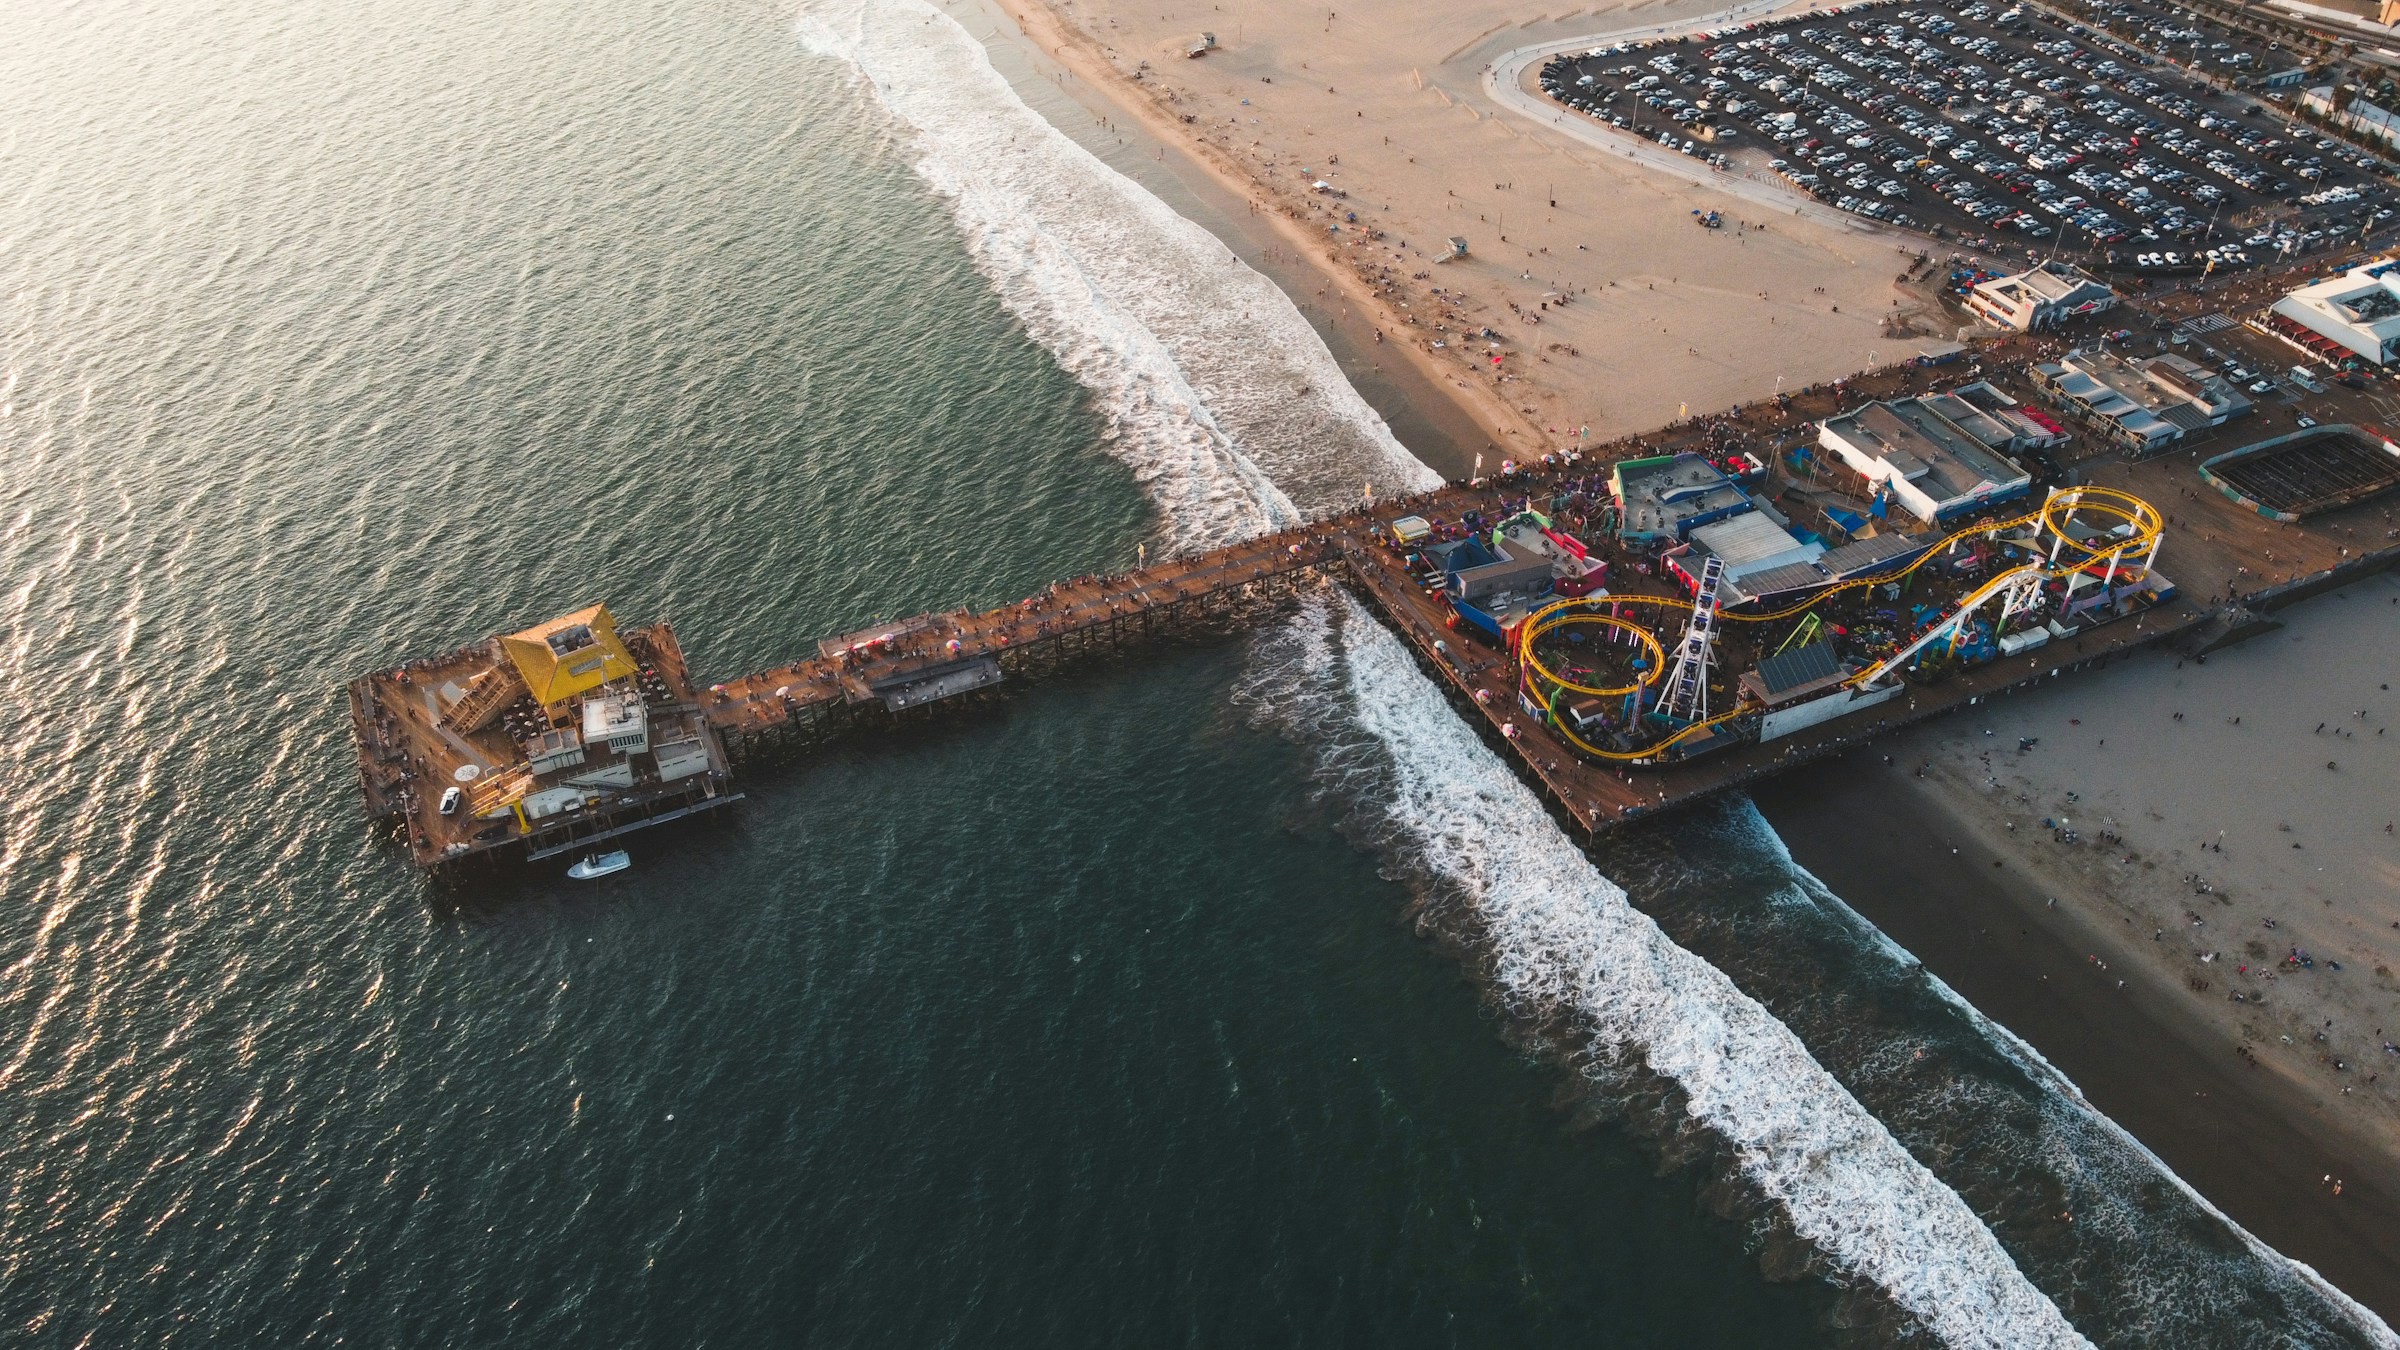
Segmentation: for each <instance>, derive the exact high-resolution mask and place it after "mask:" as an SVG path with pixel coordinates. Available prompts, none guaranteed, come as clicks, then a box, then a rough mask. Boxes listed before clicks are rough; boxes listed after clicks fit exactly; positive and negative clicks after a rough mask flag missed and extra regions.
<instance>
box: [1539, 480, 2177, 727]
mask: <svg viewBox="0 0 2400 1350" xmlns="http://www.w3.org/2000/svg"><path fill="white" fill-rule="evenodd" d="M2085 511H2089V512H2093V513H2095V514H2098V515H2100V516H2102V517H2105V518H2109V519H2114V520H2116V521H2119V522H2121V523H2122V525H2125V526H2131V527H2132V528H2131V530H2130V531H2129V532H2128V533H2127V534H2126V536H2125V537H2124V538H2121V539H2116V540H2114V541H2113V542H2106V543H2103V542H2102V540H2104V539H2107V537H2108V536H2106V535H2103V536H2102V537H2101V539H2095V540H2092V541H2090V542H2083V541H2079V540H2077V539H2076V538H2075V537H2074V535H2072V534H2070V533H2069V532H2068V530H2067V526H2068V525H2069V523H2071V522H2072V521H2073V519H2074V517H2075V516H2076V515H2077V514H2078V513H2080V512H2085ZM2027 525H2030V526H2032V527H2033V528H2034V531H2035V536H2034V537H2035V539H2036V540H2037V541H2038V540H2039V539H2040V538H2041V532H2042V531H2044V530H2047V531H2048V532H2049V533H2050V534H2052V535H2054V536H2055V537H2056V538H2057V540H2058V543H2057V545H2056V551H2057V554H2058V556H2057V557H2055V558H2051V557H2042V558H2039V559H2038V560H2036V561H2033V562H2029V563H2027V564H2025V565H2024V566H2022V567H2014V568H2011V569H2009V570H2008V571H2006V572H2002V573H2000V574H1999V575H1998V576H1995V577H1992V578H1991V579H1989V580H1987V581H1985V582H1984V583H1983V584H1982V585H1981V586H1978V587H1976V588H1975V589H1974V590H1973V591H1972V592H1969V593H1968V595H1967V596H1966V597H1965V598H1964V599H1962V600H1960V601H1959V603H1958V604H1957V605H1955V606H1953V607H1952V608H1951V611H1950V616H1949V617H1947V618H1945V619H1944V620H1943V622H1944V623H1948V622H1951V621H1953V620H1954V619H1955V618H1956V616H1958V615H1960V614H1962V613H1965V612H1967V611H1970V610H1973V609H1975V608H1976V607H1977V606H1979V605H1981V604H1982V603H1983V602H1984V601H1986V600H1988V599H1990V598H1991V597H1992V596H1993V595H1995V594H1998V593H1999V592H2000V591H2002V590H2004V589H2006V588H2007V587H2008V586H2009V585H2010V584H2011V583H2013V582H2015V581H2017V580H2019V579H2020V578H2022V577H2024V576H2025V575H2026V574H2027V573H2035V574H2038V575H2040V576H2041V577H2042V578H2044V579H2045V580H2048V579H2053V578H2057V577H2062V576H2071V575H2073V574H2075V573H2077V572H2080V571H2083V570H2084V569H2086V568H2089V567H2092V566H2094V565H2096V564H2100V563H2119V564H2121V563H2123V562H2124V561H2125V560H2126V559H2127V558H2130V557H2134V556H2136V555H2146V554H2147V553H2148V552H2149V550H2150V549H2151V547H2152V546H2153V545H2154V544H2156V543H2157V542H2158V540H2159V537H2160V535H2161V534H2162V533H2163V532H2164V529H2165V525H2166V521H2165V519H2164V518H2163V517H2161V516H2160V515H2159V513H2158V511H2157V509H2156V508H2155V507H2153V506H2151V505H2150V503H2148V502H2146V501H2143V500H2142V499H2141V498H2139V497H2136V496H2134V495H2133V494H2132V493H2130V492H2119V491H2117V490H2116V489H2115V488H2103V487H2076V488H2059V489H2054V490H2053V491H2052V492H2051V494H2050V496H2049V497H2048V498H2047V499H2045V500H2044V501H2043V503H2042V505H2041V508H2040V509H2039V510H2036V511H2030V512H2027V513H2026V514H2024V515H2021V516H2014V517H2011V518H2010V519H2007V520H1999V521H1991V522H1988V523H1986V524H1982V525H1973V526H1969V527H1968V528H1966V529H1963V530H1957V531H1954V532H1952V533H1950V534H1948V535H1945V536H1943V537H1942V538H1941V539H1939V540H1937V541H1935V543H1934V544H1933V546H1932V547H1930V548H1928V549H1926V550H1925V552H1924V553H1923V554H1921V555H1920V556H1919V557H1918V558H1917V560H1916V561H1915V562H1912V563H1910V564H1909V565H1908V566H1906V567H1903V568H1901V569H1900V570H1898V571H1896V572H1887V573H1883V574H1881V575H1877V576H1872V577H1861V578H1859V579H1858V580H1856V581H1845V582H1842V583H1841V584H1839V585H1836V586H1830V587H1827V588H1826V589H1825V590H1822V591H1819V592H1818V593H1817V594H1815V595H1813V596H1810V597H1809V598H1808V599H1807V600H1805V601H1803V602H1801V603H1800V604H1797V605H1792V606H1790V607H1788V608H1785V609H1779V610H1775V611H1774V612H1772V613H1768V614H1738V613H1732V612H1721V613H1719V615H1718V616H1717V617H1718V618H1720V619H1722V620H1725V621H1727V622H1732V623H1772V622H1774V621H1775V620H1777V619H1788V618H1790V617H1792V616H1793V615H1795V614H1801V613H1805V612H1806V611H1808V610H1811V609H1814V608H1816V607H1817V606H1818V605H1821V604H1823V603H1825V602H1826V601H1827V600H1830V599H1832V598H1833V597H1834V596H1837V595H1840V594H1842V593H1843V592H1845V591H1851V590H1856V589H1858V588H1859V587H1862V586H1880V585H1884V584H1886V583H1889V582H1894V581H1898V580H1900V579H1901V578H1903V577H1905V576H1907V575H1909V574H1910V573H1912V572H1914V571H1916V570H1917V569H1918V568H1920V567H1923V566H1924V565H1925V564H1926V563H1928V562H1931V561H1932V560H1933V559H1934V558H1936V557H1938V556H1940V555H1941V553H1942V551H1943V550H1944V549H1945V548H1947V547H1948V546H1950V545H1952V544H1955V543H1957V542H1958V541H1959V540H1961V539H1966V538H1970V537H1973V536H1976V535H1983V536H1987V537H1988V536H1991V535H1996V534H1999V533H2001V532H2002V531H2005V530H2013V529H2017V528H2020V527H2022V526H2027ZM2115 528H2117V527H2111V533H2113V532H2114V529H2115ZM2070 555H2072V556H2071V557H2070ZM2123 575H2128V576H2134V577H2136V578H2137V579H2138V578H2139V573H2138V572H2128V573H2123ZM1691 603H1692V602H1691V601H1690V600H1688V599H1685V598H1683V597H1681V596H1672V595H1591V596H1583V597H1580V598H1578V599H1573V600H1561V601H1559V602H1558V603H1556V604H1553V605H1547V606H1545V607H1543V608H1541V609H1539V610H1536V611H1534V612H1533V613H1532V614H1531V615H1529V616H1528V617H1527V618H1526V620H1525V623H1524V626H1523V627H1522V628H1520V629H1519V630H1518V633H1517V661H1518V664H1519V665H1520V666H1521V667H1522V668H1523V669H1525V670H1527V671H1529V672H1531V673H1532V674H1533V675H1535V676H1538V677H1539V678H1540V679H1541V680H1542V681H1543V682H1545V683H1547V684H1549V685H1551V686H1553V687H1554V690H1566V691H1571V692H1574V693H1579V694H1588V695H1592V696H1594V697H1599V698H1622V697H1624V696H1625V695H1627V694H1631V693H1633V692H1634V691H1636V690H1638V689H1640V688H1642V687H1644V686H1646V685H1649V684H1652V683H1655V682H1656V681H1657V680H1658V678H1659V676H1660V674H1661V673H1662V667H1663V666H1664V664H1665V661H1664V655H1663V652H1662V649H1661V648H1660V646H1659V642H1658V638H1657V637H1656V635H1654V634H1652V633H1651V632H1649V631H1648V630H1647V629H1644V628H1642V627H1641V626H1640V625H1638V624H1635V623H1632V622H1631V621H1630V620H1627V619H1624V618H1621V617H1619V616H1618V615H1615V614H1612V613H1604V612H1602V611H1601V607H1602V606H1616V605H1629V604H1632V605H1656V606H1660V607H1663V608H1672V609H1689V608H1690V607H1691ZM1592 622H1597V623H1601V624H1603V625H1605V626H1609V627H1614V628H1618V629H1621V630H1624V631H1628V632H1631V633H1634V634H1637V635H1638V636H1639V637H1640V638H1641V639H1642V640H1643V641H1645V642H1647V643H1648V644H1649V648H1650V651H1651V654H1652V660H1651V662H1650V667H1649V669H1648V671H1646V672H1645V673H1644V674H1643V675H1642V676H1641V677H1640V678H1639V679H1636V680H1635V681H1634V682H1633V683H1632V684H1629V685H1623V686H1618V687H1614V688H1602V687H1598V686H1593V685H1586V684H1578V683H1576V682H1574V681H1572V680H1568V679H1565V678H1562V677H1561V676H1559V675H1558V674H1556V673H1555V672H1553V671H1552V670H1551V669H1550V668H1549V667H1548V666H1546V665H1543V664H1542V662H1541V658H1539V657H1538V656H1536V655H1535V654H1534V650H1533V642H1534V639H1535V638H1538V637H1540V636H1542V635H1543V634H1544V633H1547V632H1550V631H1551V630H1553V629H1555V628H1559V627H1561V626H1564V625H1567V624H1572V623H1592ZM1940 626H1941V625H1939V624H1937V625H1935V629H1936V630H1938V629H1939V627H1940ZM1875 669H1876V667H1873V666H1870V667H1868V668H1867V669H1866V670H1864V671H1861V672H1859V674H1857V675H1854V676H1852V677H1851V678H1850V679H1849V680H1846V681H1844V682H1843V683H1844V685H1845V687H1847V686H1849V685H1851V684H1855V683H1858V682H1860V681H1862V680H1863V679H1864V678H1865V677H1866V676H1867V675H1870V674H1872V673H1874V671H1875ZM1553 696H1554V697H1555V694H1554V695H1553ZM1750 711H1752V709H1751V708H1750V707H1749V706H1748V705H1743V706H1739V707H1736V708H1734V709H1733V710H1732V711H1730V712H1725V713H1720V714H1718V715H1717V716H1715V717H1711V718H1707V719H1705V720H1703V721H1698V722H1694V723H1692V724H1690V725H1689V726H1685V727H1681V728H1679V729H1677V730H1676V732H1675V734H1673V735H1671V736H1668V737H1666V738H1665V739H1663V740H1659V741H1655V742H1653V743H1651V744H1650V745H1647V746H1644V747H1643V748H1641V749H1639V750H1603V749H1601V748H1600V747H1599V746H1596V745H1593V744H1592V743H1591V742H1589V741H1587V740H1585V739H1584V738H1583V737H1581V736H1578V735H1576V734H1575V732H1574V730H1573V729H1572V728H1570V727H1569V726H1568V725H1567V724H1566V723H1565V722H1564V721H1563V720H1560V719H1558V718H1555V717H1553V718H1552V719H1551V722H1550V729H1551V730H1552V731H1555V732H1557V733H1558V734H1559V735H1560V736H1561V737H1562V738H1564V739H1565V740H1566V742H1567V743H1568V744H1570V745H1572V746H1574V747H1575V748H1576V749H1578V750H1581V751H1582V752H1583V753H1585V754H1587V755H1590V756H1592V757H1593V758H1595V759H1604V760H1613V761H1617V762H1620V763H1625V762H1639V761H1642V760H1648V759H1653V758H1656V757H1657V756H1658V755H1659V754H1661V753H1662V752H1664V751H1666V750H1668V749H1670V748H1672V747H1674V746H1676V745H1678V744H1680V743H1682V742H1683V741H1686V740H1689V739H1690V738H1692V737H1694V736H1697V735H1699V734H1700V733H1702V732H1704V731H1707V730H1708V729H1709V728H1711V727H1715V726H1718V725H1721V724H1723V723H1726V722H1730V721H1733V720H1734V719H1735V718H1738V717H1741V716H1742V715H1744V714H1745V713H1748V712H1750Z"/></svg>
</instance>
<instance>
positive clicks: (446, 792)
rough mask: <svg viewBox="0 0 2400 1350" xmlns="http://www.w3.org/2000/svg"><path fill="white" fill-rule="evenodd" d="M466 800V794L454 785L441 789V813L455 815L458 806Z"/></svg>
mask: <svg viewBox="0 0 2400 1350" xmlns="http://www.w3.org/2000/svg"><path fill="white" fill-rule="evenodd" d="M466 800H467V794H466V793H465V792H464V791H462V790H460V789H458V788H454V787H450V788H443V789H442V814H443V815H445V816H455V815H457V814H458V808H459V807H460V806H462V805H464V804H465V802H466Z"/></svg>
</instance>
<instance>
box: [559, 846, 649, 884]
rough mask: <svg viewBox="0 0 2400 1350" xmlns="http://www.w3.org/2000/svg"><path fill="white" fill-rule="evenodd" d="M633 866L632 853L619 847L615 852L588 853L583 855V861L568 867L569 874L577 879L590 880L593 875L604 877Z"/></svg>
mask: <svg viewBox="0 0 2400 1350" xmlns="http://www.w3.org/2000/svg"><path fill="white" fill-rule="evenodd" d="M631 866H633V858H632V855H630V854H628V853H626V852H625V850H623V849H618V850H617V851H616V852H614V853H586V854H584V855H583V860H582V861H580V862H578V863H576V864H575V865H574V866H573V867H570V868H568V869H567V875H568V876H570V877H573V878H574V879H575V880H577V881H590V880H591V879H592V878H593V877H604V876H607V875H608V874H609V873H611V872H622V871H624V870H625V869H626V868H628V867H631Z"/></svg>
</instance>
